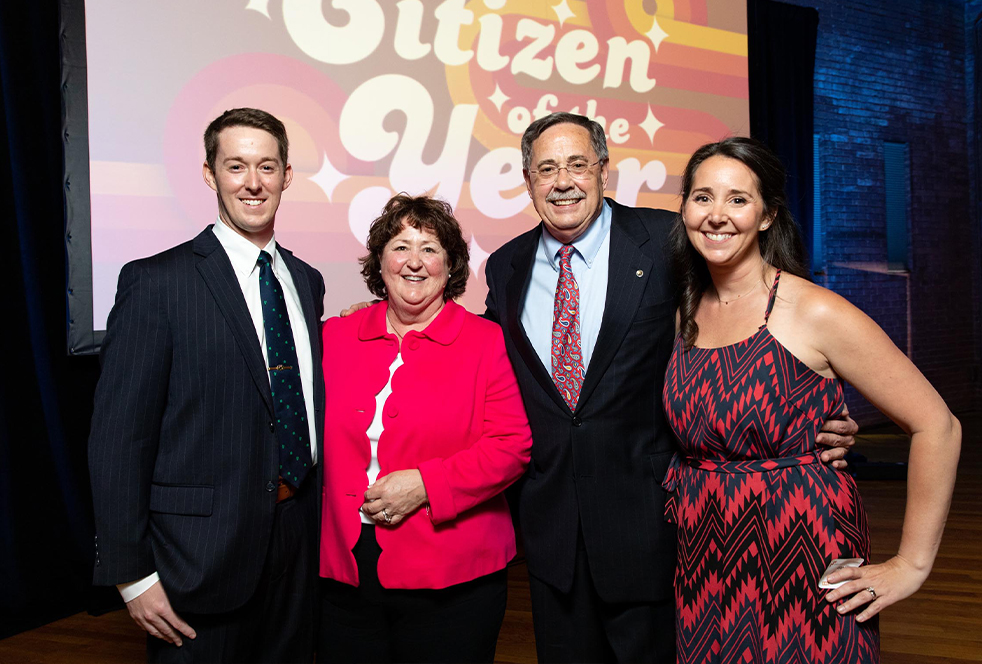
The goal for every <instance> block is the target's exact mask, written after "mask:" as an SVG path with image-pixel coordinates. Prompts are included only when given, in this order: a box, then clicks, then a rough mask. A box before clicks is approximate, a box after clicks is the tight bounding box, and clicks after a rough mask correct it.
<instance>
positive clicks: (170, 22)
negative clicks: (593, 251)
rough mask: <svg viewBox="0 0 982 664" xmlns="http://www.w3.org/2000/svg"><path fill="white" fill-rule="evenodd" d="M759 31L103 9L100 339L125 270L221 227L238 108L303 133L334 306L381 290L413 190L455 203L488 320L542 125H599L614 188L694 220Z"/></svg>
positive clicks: (660, 22)
mask: <svg viewBox="0 0 982 664" xmlns="http://www.w3.org/2000/svg"><path fill="white" fill-rule="evenodd" d="M746 32H747V30H746V5H745V3H743V2H733V1H732V0H675V1H674V2H671V1H667V0H659V1H657V2H655V1H653V0H618V1H617V2H614V1H611V2H595V1H593V0H590V1H587V2H584V1H576V0H562V1H561V2H557V1H556V0H469V1H467V0H445V1H443V2H434V1H430V0H426V1H422V0H401V1H398V2H395V1H388V0H333V1H330V0H324V1H321V0H237V1H236V0H210V1H209V2H206V3H203V2H197V1H196V0H169V1H168V2H139V3H119V2H112V1H110V0H87V1H86V43H87V58H88V97H89V146H90V147H89V158H90V173H91V206H92V207H91V215H92V220H91V230H92V266H93V267H92V270H93V273H92V277H93V290H94V295H93V317H94V326H95V328H96V329H104V327H105V320H106V316H107V315H108V312H109V309H110V307H111V306H112V301H113V296H114V292H115V285H116V279H117V276H118V273H119V269H120V267H121V266H122V265H123V263H125V262H127V261H129V260H132V259H134V258H139V257H142V256H147V255H150V254H152V253H155V252H157V251H160V250H162V249H164V248H166V247H169V246H172V245H174V244H177V243H179V242H182V241H184V240H187V239H189V238H191V237H193V236H194V235H195V234H196V233H197V232H199V231H200V230H201V229H202V228H203V227H204V226H205V225H206V224H209V223H212V222H214V221H215V218H216V205H215V198H214V193H213V192H211V190H209V189H208V188H207V187H206V186H205V184H204V182H203V181H202V178H201V164H202V162H203V160H204V148H203V146H202V140H201V137H202V133H203V131H204V128H205V127H206V125H207V123H208V122H209V121H210V120H211V119H212V118H214V117H216V116H218V115H219V114H221V113H222V112H223V111H224V110H226V109H229V108H234V107H237V106H255V107H259V108H263V109H265V110H268V111H270V112H271V113H273V114H274V115H276V116H278V117H279V118H280V119H282V120H283V121H284V123H285V124H286V126H287V131H288V133H289V135H290V161H291V163H292V165H293V168H294V172H295V176H294V181H293V184H292V185H291V187H290V189H289V190H288V191H287V192H286V193H285V194H284V196H283V202H282V204H281V206H280V211H279V214H278V215H277V227H276V228H277V238H278V239H279V241H280V242H282V243H283V245H284V246H286V247H288V248H290V249H292V250H293V251H294V252H295V253H297V254H298V255H299V256H300V257H302V258H304V259H305V260H307V261H308V262H309V263H311V264H313V265H314V266H315V267H317V268H318V269H319V270H320V271H321V272H322V273H323V274H324V277H325V280H326V282H327V286H328V293H327V298H326V300H325V306H326V311H327V312H328V314H331V315H333V314H335V313H337V311H338V310H339V309H340V308H341V307H342V306H344V305H347V304H348V303H350V302H353V301H357V300H361V299H364V298H366V297H367V290H366V289H365V288H364V286H363V284H362V281H361V276H360V274H359V266H358V264H357V259H358V257H359V256H361V255H363V254H364V252H365V249H364V241H365V236H366V231H367V227H368V224H369V223H370V222H371V220H372V219H373V218H375V217H376V216H377V215H378V213H379V211H380V210H381V208H382V206H383V204H384V203H385V201H386V200H387V199H388V198H389V197H390V196H391V195H392V194H394V193H396V192H400V191H406V192H409V193H411V194H418V193H423V192H429V193H431V194H433V195H435V196H439V197H441V198H444V199H446V200H447V201H449V202H450V203H451V204H452V205H453V206H454V209H455V211H456V214H457V218H458V219H459V220H460V222H461V225H462V226H463V229H464V233H465V236H466V237H467V239H468V241H469V243H470V249H471V268H472V276H471V279H470V283H469V285H468V292H467V293H466V294H465V295H464V296H463V298H462V300H461V302H462V304H464V306H466V307H467V308H469V309H470V310H472V311H478V312H480V311H483V302H484V296H485V293H486V289H485V286H484V274H483V272H484V260H485V259H486V257H487V256H488V254H489V253H490V252H492V251H493V250H495V249H496V248H498V247H499V246H500V245H501V244H503V243H504V242H505V241H507V240H508V239H509V238H511V237H513V236H515V235H517V234H518V233H520V232H523V231H525V230H527V229H529V228H531V227H532V226H534V225H535V224H536V223H537V222H538V218H537V216H536V215H535V211H534V209H533V208H532V206H531V201H530V199H529V197H528V194H527V192H526V190H525V184H524V180H523V175H522V164H521V153H520V150H519V142H520V138H521V135H522V132H523V131H524V130H525V128H526V127H527V126H528V125H529V123H530V122H532V120H534V119H536V118H538V117H541V116H543V115H545V114H548V113H550V112H553V111H572V112H577V113H582V114H585V115H588V116H590V117H592V118H593V119H595V120H597V121H598V122H600V123H601V124H602V125H603V126H604V129H605V131H606V133H607V137H608V145H609V146H610V153H611V159H610V181H609V183H608V195H609V196H611V197H613V198H614V199H616V200H618V201H620V202H622V203H625V204H629V205H643V206H650V207H665V208H676V207H677V205H678V200H677V190H678V177H679V173H680V172H681V170H682V167H683V166H684V164H685V161H686V159H687V158H688V156H689V154H691V152H692V151H693V150H694V149H695V148H696V147H698V146H699V145H701V144H702V143H705V142H707V141H710V140H716V139H719V138H721V137H723V136H726V135H729V134H747V133H749V120H748V107H747V96H748V91H747V38H746Z"/></svg>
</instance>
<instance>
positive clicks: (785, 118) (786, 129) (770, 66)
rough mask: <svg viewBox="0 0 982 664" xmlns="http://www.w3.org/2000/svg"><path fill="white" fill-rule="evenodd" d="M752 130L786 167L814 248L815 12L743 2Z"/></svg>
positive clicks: (795, 206)
mask: <svg viewBox="0 0 982 664" xmlns="http://www.w3.org/2000/svg"><path fill="white" fill-rule="evenodd" d="M747 32H748V38H747V41H748V56H749V58H748V59H749V69H750V134H751V135H752V136H753V137H754V138H757V139H759V140H761V141H763V142H764V143H766V144H767V145H768V146H769V147H770V148H771V149H772V150H774V151H775V152H776V153H777V155H778V156H779V157H780V158H781V161H782V162H783V163H784V166H785V168H786V169H787V170H788V187H787V189H788V203H789V205H790V207H791V212H792V214H794V218H795V219H797V220H798V224H799V225H800V226H801V232H802V238H803V239H804V241H805V250H806V251H807V252H808V256H809V260H811V259H812V249H813V246H812V245H813V242H812V239H813V229H814V220H813V212H814V208H813V194H814V191H813V186H814V178H813V165H812V154H813V152H812V136H813V134H814V127H815V122H814V107H815V106H814V86H813V79H814V75H815V46H816V44H817V41H818V11H817V10H815V9H813V8H811V7H798V6H796V5H788V4H784V3H782V2H772V1H771V0H748V2H747Z"/></svg>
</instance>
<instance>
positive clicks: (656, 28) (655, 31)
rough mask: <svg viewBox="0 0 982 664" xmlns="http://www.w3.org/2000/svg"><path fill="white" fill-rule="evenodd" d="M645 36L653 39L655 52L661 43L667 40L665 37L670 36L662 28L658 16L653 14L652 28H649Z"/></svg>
mask: <svg viewBox="0 0 982 664" xmlns="http://www.w3.org/2000/svg"><path fill="white" fill-rule="evenodd" d="M644 36H645V37H647V38H648V39H650V40H651V43H652V44H654V46H655V53H657V52H658V47H659V46H661V43H662V42H663V41H664V40H665V37H667V36H668V33H667V32H665V31H664V30H662V29H661V26H660V25H658V17H657V16H652V17H651V30H648V32H646V33H645V35H644Z"/></svg>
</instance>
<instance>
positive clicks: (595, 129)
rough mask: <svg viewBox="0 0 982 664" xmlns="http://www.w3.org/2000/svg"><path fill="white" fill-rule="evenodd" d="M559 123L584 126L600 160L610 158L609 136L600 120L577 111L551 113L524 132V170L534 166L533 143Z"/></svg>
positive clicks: (603, 160)
mask: <svg viewBox="0 0 982 664" xmlns="http://www.w3.org/2000/svg"><path fill="white" fill-rule="evenodd" d="M558 124H573V125H578V126H580V127H583V128H584V129H586V130H587V131H588V132H590V143H591V144H592V145H593V151H594V152H595V153H597V158H598V159H599V160H600V162H601V163H604V162H606V161H607V159H609V158H610V153H608V152H607V137H606V136H604V128H603V127H601V126H600V123H599V122H594V121H593V120H591V119H590V118H588V117H586V116H583V115H576V114H575V113H550V114H549V115H547V116H545V117H543V118H539V119H538V120H536V121H535V122H533V123H532V124H530V125H529V128H528V129H526V130H525V133H524V134H522V168H523V169H524V170H526V171H528V170H529V169H530V168H531V166H532V144H533V143H535V141H536V139H537V138H539V136H541V135H542V132H544V131H545V130H546V129H548V128H549V127H553V126H555V125H558Z"/></svg>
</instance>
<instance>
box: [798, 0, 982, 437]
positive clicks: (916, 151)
mask: <svg viewBox="0 0 982 664" xmlns="http://www.w3.org/2000/svg"><path fill="white" fill-rule="evenodd" d="M786 1H788V2H790V3H791V4H796V5H800V6H807V7H814V8H815V9H817V10H818V12H819V15H820V22H819V27H818V46H817V52H816V60H815V133H816V134H818V135H819V137H820V138H819V141H820V151H821V179H820V186H821V192H822V201H821V204H822V219H821V224H822V232H823V238H822V243H823V247H824V251H823V254H824V256H823V258H824V261H823V262H824V264H825V266H826V274H824V275H819V276H818V277H817V280H818V281H819V283H823V284H824V285H826V286H828V287H829V288H831V289H833V290H835V291H836V292H838V293H840V294H842V295H843V296H844V297H846V298H848V299H849V300H850V301H851V302H853V303H854V304H856V305H857V306H859V307H860V308H861V309H863V310H864V311H865V312H866V313H867V314H869V315H870V316H871V317H872V318H873V319H874V320H875V321H876V322H877V323H879V325H880V326H881V327H882V328H883V329H884V330H886V332H887V333H888V334H889V335H890V337H891V338H892V339H893V340H894V342H895V343H896V344H897V345H898V346H899V347H900V348H901V349H902V350H904V351H907V350H908V349H909V350H910V355H911V359H913V361H914V362H915V364H917V366H918V368H920V370H921V371H922V372H923V373H924V374H925V375H926V376H927V377H928V379H929V380H930V381H931V382H932V383H933V384H934V386H935V387H936V388H937V389H938V391H939V392H940V393H941V395H942V396H943V397H944V398H945V400H946V401H947V402H948V404H949V406H950V407H951V409H952V410H953V411H955V412H956V413H957V412H960V411H966V410H970V409H974V408H976V407H977V405H978V404H979V396H980V380H979V345H980V344H979V341H980V323H979V320H980V315H979V307H980V301H979V295H980V293H979V291H980V272H979V264H980V259H982V252H980V242H979V215H978V214H977V211H978V203H977V200H972V198H973V196H974V192H973V191H972V187H971V184H970V183H971V182H972V180H971V173H970V172H969V163H970V156H971V155H970V149H969V145H970V139H971V137H972V135H970V134H969V122H970V118H969V115H968V113H969V110H970V106H971V104H970V101H971V97H970V96H969V94H970V84H971V80H970V72H971V70H970V68H968V67H967V65H966V54H968V55H969V57H971V52H972V51H971V49H970V46H971V35H970V32H971V26H972V23H973V22H974V17H975V16H976V15H977V14H978V8H982V0H972V1H971V2H968V3H966V2H964V1H962V2H955V1H954V0H947V1H942V0H937V1H934V2H924V1H922V0H889V1H887V0H853V1H851V2H838V1H832V0H786ZM971 6H975V7H976V8H977V9H975V10H974V11H973V9H972V7H971ZM885 141H891V142H901V143H907V144H908V146H909V147H908V151H909V163H910V179H909V182H910V187H909V188H910V198H909V208H908V209H909V219H910V241H911V246H910V258H909V261H910V268H911V269H910V272H909V274H907V273H891V272H889V271H888V270H887V269H886V260H887V258H886V251H887V242H886V205H885V198H884V196H885V194H884V163H883V147H882V146H883V143H884V142H885ZM908 312H909V315H908ZM847 400H848V403H849V407H850V409H851V411H852V412H853V414H854V417H856V419H857V420H858V421H860V423H862V424H871V423H874V422H881V421H883V420H884V418H883V416H881V415H880V414H879V413H878V412H877V411H876V410H875V409H873V408H872V406H871V405H870V404H869V403H867V402H866V401H865V400H864V399H863V398H862V397H860V396H859V395H858V394H857V393H856V392H855V391H854V390H852V389H851V388H850V389H849V393H848V394H847Z"/></svg>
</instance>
